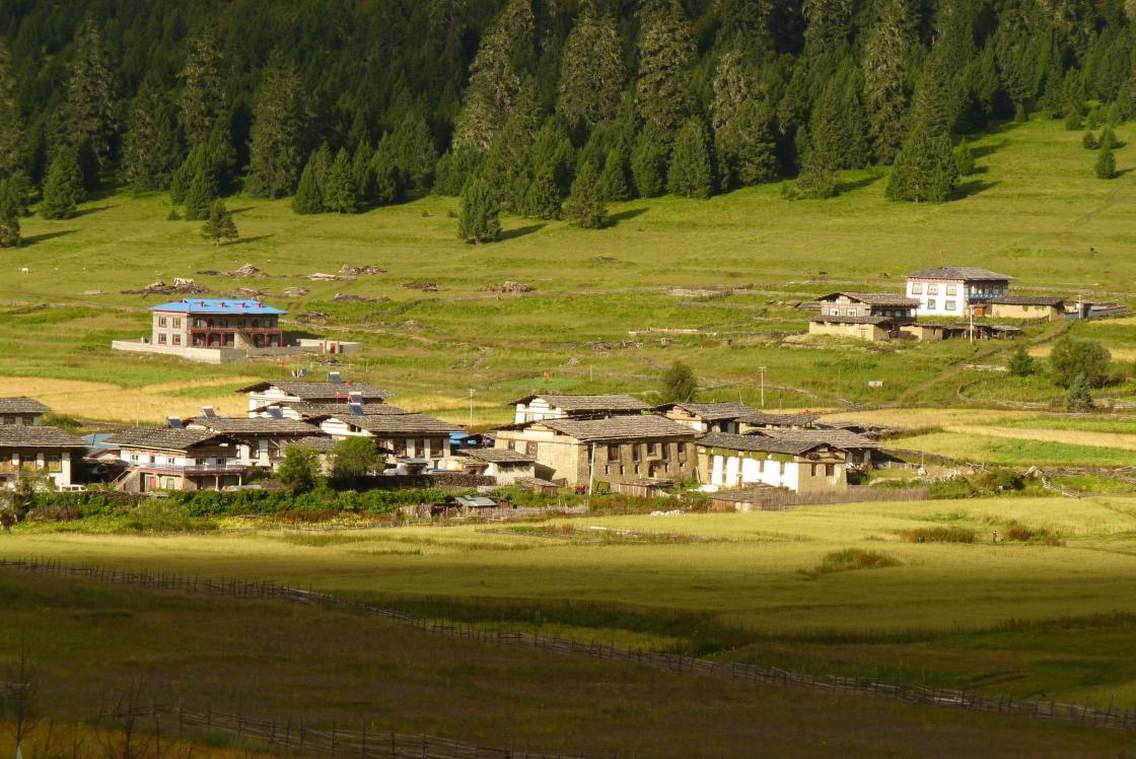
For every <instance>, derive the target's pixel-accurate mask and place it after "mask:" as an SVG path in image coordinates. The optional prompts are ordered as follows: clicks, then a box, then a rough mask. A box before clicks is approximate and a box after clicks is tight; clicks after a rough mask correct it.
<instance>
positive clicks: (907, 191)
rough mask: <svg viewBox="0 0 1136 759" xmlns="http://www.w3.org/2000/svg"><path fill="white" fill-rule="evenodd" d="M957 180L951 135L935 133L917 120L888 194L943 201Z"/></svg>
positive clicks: (933, 201) (902, 197) (893, 197)
mask: <svg viewBox="0 0 1136 759" xmlns="http://www.w3.org/2000/svg"><path fill="white" fill-rule="evenodd" d="M957 181H958V167H957V166H956V165H955V157H954V152H953V151H952V149H951V138H950V137H948V136H947V135H945V134H938V135H935V134H932V133H931V131H930V130H929V129H928V128H927V126H926V125H925V124H923V123H922V122H921V121H916V122H915V123H914V124H913V125H912V127H911V129H910V131H908V133H907V137H905V138H904V140H903V148H902V149H901V150H900V151H899V155H898V156H897V157H896V159H895V168H894V169H893V170H892V173H891V179H890V180H889V181H888V186H887V192H886V194H887V197H888V198H889V199H891V200H907V201H911V202H913V203H921V202H928V203H942V202H944V201H946V200H948V199H949V198H950V196H951V192H952V190H953V189H954V186H955V183H956V182H957Z"/></svg>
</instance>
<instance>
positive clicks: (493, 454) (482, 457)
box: [462, 448, 534, 464]
mask: <svg viewBox="0 0 1136 759" xmlns="http://www.w3.org/2000/svg"><path fill="white" fill-rule="evenodd" d="M462 453H464V454H465V455H466V456H467V457H468V458H471V459H474V460H475V461H481V462H484V463H486V464H531V463H533V460H534V459H533V457H532V456H526V455H525V454H523V453H521V452H520V451H511V450H509V449H508V448H469V449H467V450H465V451H462Z"/></svg>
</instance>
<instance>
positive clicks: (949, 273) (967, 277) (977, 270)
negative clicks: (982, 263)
mask: <svg viewBox="0 0 1136 759" xmlns="http://www.w3.org/2000/svg"><path fill="white" fill-rule="evenodd" d="M907 278H908V279H961V280H963V281H972V282H1008V281H1009V280H1010V279H1012V277H1007V276H1006V275H1005V274H999V273H998V272H996V271H990V270H989V269H983V268H981V267H978V266H933V267H931V268H930V269H921V270H920V271H917V272H913V273H912V274H908V275H907Z"/></svg>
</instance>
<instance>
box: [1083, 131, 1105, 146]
mask: <svg viewBox="0 0 1136 759" xmlns="http://www.w3.org/2000/svg"><path fill="white" fill-rule="evenodd" d="M1100 146H1101V144H1100V143H1099V142H1097V138H1096V137H1094V136H1093V131H1092V130H1091V129H1090V130H1089V131H1087V132H1085V136H1084V137H1082V138H1081V147H1083V148H1084V149H1085V150H1096V149H1097V148H1099V147H1100Z"/></svg>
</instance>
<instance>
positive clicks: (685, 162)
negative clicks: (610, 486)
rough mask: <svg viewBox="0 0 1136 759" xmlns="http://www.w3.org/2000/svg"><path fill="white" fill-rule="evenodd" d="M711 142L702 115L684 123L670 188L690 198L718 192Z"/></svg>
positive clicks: (673, 156)
mask: <svg viewBox="0 0 1136 759" xmlns="http://www.w3.org/2000/svg"><path fill="white" fill-rule="evenodd" d="M707 143H708V141H707V139H706V130H705V129H704V128H703V126H702V121H701V119H697V118H692V119H689V120H688V121H687V122H686V123H685V124H683V126H682V129H680V130H679V132H678V135H677V136H676V138H675V146H674V151H673V152H672V153H671V165H670V167H669V168H668V170H667V189H668V190H670V191H671V192H672V193H674V194H675V195H683V196H685V197H688V198H708V197H710V195H711V194H712V193H713V192H714V173H713V169H712V168H711V162H710V148H709V145H708V144H707Z"/></svg>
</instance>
